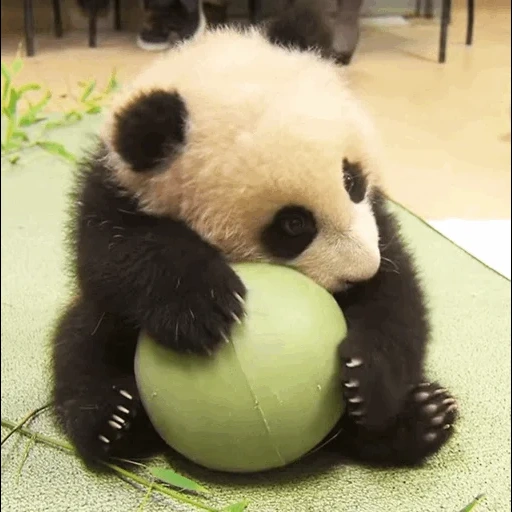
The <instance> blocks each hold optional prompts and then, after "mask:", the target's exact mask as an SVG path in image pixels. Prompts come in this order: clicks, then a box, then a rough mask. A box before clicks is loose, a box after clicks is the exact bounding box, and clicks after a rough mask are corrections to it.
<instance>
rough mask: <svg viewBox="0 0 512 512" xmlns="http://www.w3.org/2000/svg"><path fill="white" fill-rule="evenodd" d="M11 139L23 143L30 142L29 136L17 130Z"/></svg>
mask: <svg viewBox="0 0 512 512" xmlns="http://www.w3.org/2000/svg"><path fill="white" fill-rule="evenodd" d="M11 138H12V139H19V140H22V141H23V142H28V141H29V140H30V139H29V138H28V135H27V134H26V133H25V132H23V131H21V130H16V131H15V132H13V134H12V135H11Z"/></svg>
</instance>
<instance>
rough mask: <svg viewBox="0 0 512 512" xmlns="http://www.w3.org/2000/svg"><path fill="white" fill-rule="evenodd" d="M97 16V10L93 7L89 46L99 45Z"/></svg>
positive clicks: (90, 16) (90, 19)
mask: <svg viewBox="0 0 512 512" xmlns="http://www.w3.org/2000/svg"><path fill="white" fill-rule="evenodd" d="M97 18H98V15H97V12H96V11H95V10H94V9H91V11H90V12H89V48H96V47H97V46H98V41H97V35H98V27H97Z"/></svg>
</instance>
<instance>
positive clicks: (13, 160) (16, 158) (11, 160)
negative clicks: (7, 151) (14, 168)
mask: <svg viewBox="0 0 512 512" xmlns="http://www.w3.org/2000/svg"><path fill="white" fill-rule="evenodd" d="M19 159H20V155H12V156H10V157H9V159H8V160H9V163H10V164H12V165H16V164H17V163H18V161H19Z"/></svg>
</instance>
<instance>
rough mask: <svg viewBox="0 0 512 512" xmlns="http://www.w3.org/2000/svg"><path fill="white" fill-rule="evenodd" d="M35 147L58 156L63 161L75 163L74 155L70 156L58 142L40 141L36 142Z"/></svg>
mask: <svg viewBox="0 0 512 512" xmlns="http://www.w3.org/2000/svg"><path fill="white" fill-rule="evenodd" d="M36 145H37V146H39V147H40V148H41V149H44V150H45V151H46V152H48V153H50V154H52V155H55V156H60V157H61V158H64V159H65V160H68V161H70V162H76V157H75V155H73V154H71V153H70V152H69V151H68V150H67V149H66V148H65V147H64V146H63V145H62V144H60V143H59V142H53V141H47V140H40V141H38V142H36Z"/></svg>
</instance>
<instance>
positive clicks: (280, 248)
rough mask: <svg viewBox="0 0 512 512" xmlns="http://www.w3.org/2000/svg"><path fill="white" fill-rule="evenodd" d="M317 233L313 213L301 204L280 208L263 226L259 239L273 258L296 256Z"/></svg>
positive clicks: (291, 257)
mask: <svg viewBox="0 0 512 512" xmlns="http://www.w3.org/2000/svg"><path fill="white" fill-rule="evenodd" d="M316 234H317V227H316V221H315V217H314V216H313V214H312V213H311V212H310V211H309V210H308V209H306V208H304V207H302V206H294V205H291V206H285V207H284V208H281V209H280V210H279V211H278V212H277V213H276V214H275V215H274V218H273V219H272V222H271V223H270V224H269V225H268V226H266V227H265V229H264V230H263V232H262V235H261V241H262V244H263V246H264V247H265V249H266V250H267V251H268V252H269V253H270V254H271V255H272V256H273V257H275V258H280V259H293V258H296V257H297V256H298V255H299V254H300V253H301V252H303V251H304V250H305V249H306V247H308V245H309V244H310V243H311V242H312V241H313V239H314V238H315V236H316Z"/></svg>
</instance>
